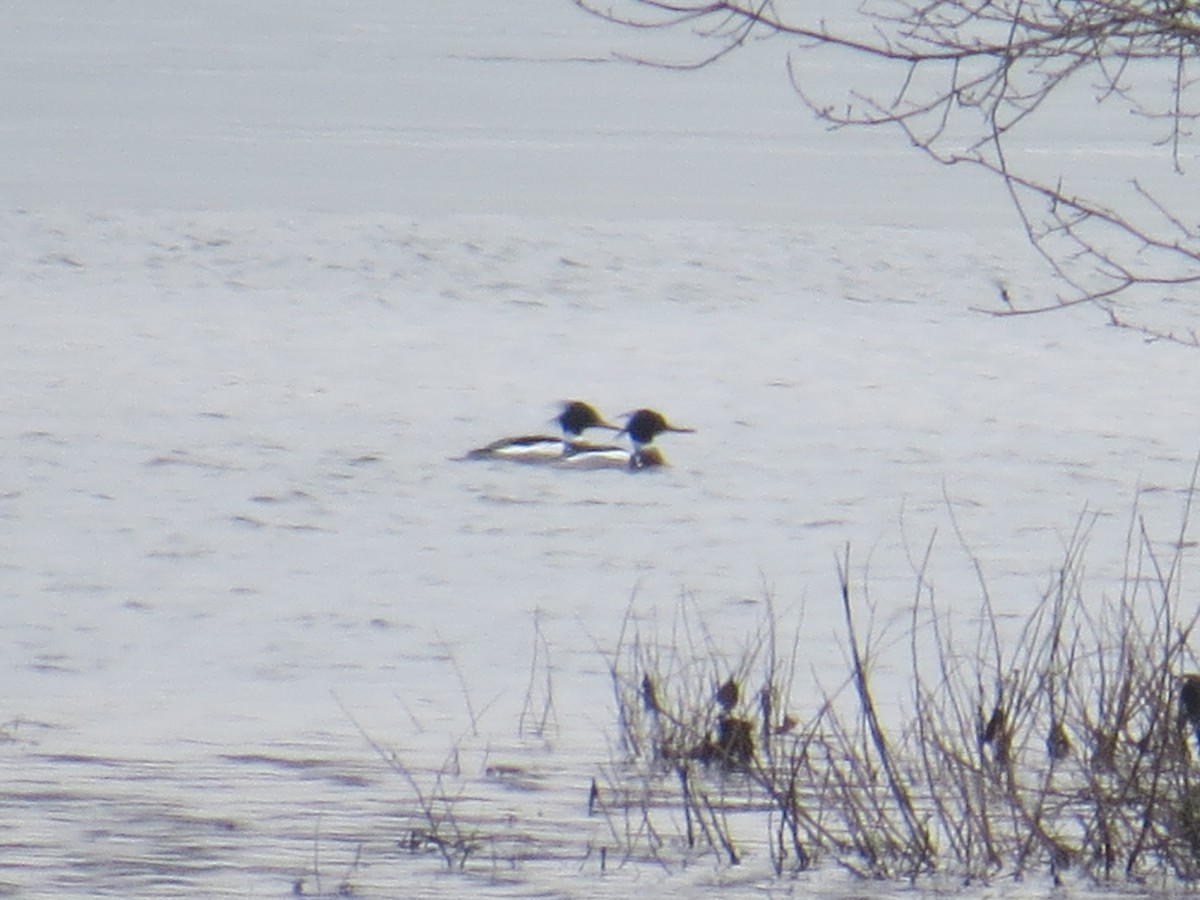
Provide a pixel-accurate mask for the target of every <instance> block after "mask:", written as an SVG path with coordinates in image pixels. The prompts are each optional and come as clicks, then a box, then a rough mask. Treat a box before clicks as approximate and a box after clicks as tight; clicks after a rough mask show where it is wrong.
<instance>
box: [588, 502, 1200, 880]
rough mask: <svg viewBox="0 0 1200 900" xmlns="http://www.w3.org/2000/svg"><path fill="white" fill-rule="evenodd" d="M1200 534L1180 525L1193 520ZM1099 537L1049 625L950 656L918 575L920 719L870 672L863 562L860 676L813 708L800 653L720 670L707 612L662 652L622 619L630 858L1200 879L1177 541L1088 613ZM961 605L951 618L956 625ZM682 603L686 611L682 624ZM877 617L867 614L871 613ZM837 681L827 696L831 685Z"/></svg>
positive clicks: (1136, 530) (975, 876)
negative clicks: (747, 857) (1090, 560)
mask: <svg viewBox="0 0 1200 900" xmlns="http://www.w3.org/2000/svg"><path fill="white" fill-rule="evenodd" d="M1185 518H1186V516H1185ZM1086 524H1087V523H1086V522H1081V524H1080V527H1079V528H1078V529H1077V530H1076V533H1075V535H1074V537H1073V539H1072V541H1071V542H1070V544H1069V546H1068V547H1067V548H1066V551H1065V554H1064V557H1063V560H1062V563H1061V566H1060V567H1059V569H1058V571H1057V572H1056V573H1055V574H1054V576H1053V578H1052V579H1051V582H1050V583H1049V585H1048V586H1047V588H1046V590H1045V592H1044V595H1043V596H1042V597H1041V598H1040V601H1039V602H1038V603H1037V604H1036V607H1035V608H1034V609H1033V611H1032V612H1031V613H1030V614H1029V615H1028V617H1027V618H1026V619H1025V620H1024V621H1023V623H1022V624H1021V626H1020V627H1019V628H1017V629H1016V630H1015V637H1009V638H1005V637H1003V636H1002V635H1003V634H1014V631H1013V629H1012V628H1011V627H1009V628H1007V629H1005V628H1002V623H1001V621H1000V616H999V614H998V613H997V612H996V610H995V609H994V607H993V604H992V600H991V598H990V597H989V596H988V593H987V589H986V586H985V585H984V584H983V582H982V580H981V582H980V584H981V587H980V596H979V597H977V598H974V602H975V603H976V605H977V606H978V608H979V611H980V615H979V617H978V622H980V623H981V624H980V625H979V627H978V630H977V632H976V633H975V634H974V635H973V636H972V639H971V640H969V641H967V642H966V645H965V646H964V645H963V643H962V642H960V641H958V640H956V639H954V638H953V637H952V635H951V629H950V627H949V624H948V623H949V620H950V614H949V612H948V610H946V609H943V608H940V607H938V606H937V605H936V604H935V603H934V600H933V592H932V589H931V587H930V586H929V585H927V584H926V581H925V573H924V570H923V565H922V570H921V571H918V572H917V579H916V581H917V590H916V598H915V599H916V602H915V603H914V604H913V606H912V615H911V620H910V623H909V629H908V630H909V632H910V633H909V634H908V636H907V637H908V651H907V655H908V657H909V665H910V667H911V671H910V672H909V673H907V675H905V676H904V677H903V678H902V679H900V680H901V681H903V682H904V683H906V684H907V685H909V687H910V689H908V696H907V699H905V700H903V702H902V704H901V706H902V707H903V708H897V707H896V704H895V702H893V700H892V696H891V692H892V690H894V688H895V685H896V683H897V681H898V680H897V679H896V678H895V676H894V675H892V676H890V680H889V682H888V689H887V690H882V691H881V689H880V687H879V685H878V684H877V682H876V680H875V678H874V675H873V664H874V661H875V660H874V658H873V653H874V652H875V651H874V648H875V646H876V642H877V639H878V637H879V636H878V635H876V634H871V633H867V634H864V633H862V632H861V631H860V626H859V624H858V621H857V616H858V614H860V613H861V612H863V610H864V604H863V601H862V600H861V599H860V596H859V593H858V592H857V591H856V589H855V586H854V584H853V583H852V579H851V575H850V573H851V562H852V561H851V558H850V554H849V551H847V553H846V555H845V556H844V557H843V558H842V559H841V560H840V561H839V565H838V575H839V585H840V597H839V598H838V602H839V603H840V605H841V609H842V614H843V621H844V634H845V638H844V642H845V649H846V657H847V659H848V661H849V671H848V672H846V673H845V675H844V677H842V676H841V675H839V676H835V677H838V678H840V679H841V680H840V681H839V683H837V684H827V685H826V686H825V687H823V688H821V689H819V690H818V691H817V692H816V694H815V695H810V701H809V703H808V704H807V708H806V706H805V704H803V703H797V698H796V697H795V696H793V692H792V684H793V681H794V679H795V675H796V670H797V666H798V665H799V660H800V659H801V658H802V657H803V655H804V654H803V636H802V635H801V634H799V633H796V634H794V635H791V637H790V640H789V641H787V642H786V645H784V642H782V641H781V636H780V634H779V633H778V624H779V623H778V622H777V621H776V619H775V615H774V613H773V612H771V611H770V604H768V610H769V612H768V614H767V621H766V622H765V623H764V625H763V627H762V629H761V631H760V633H759V634H757V635H754V636H753V637H751V638H750V639H749V640H748V641H747V642H746V643H744V644H743V645H742V646H740V647H737V648H733V650H732V651H731V655H728V656H727V655H726V652H727V651H725V649H724V648H721V647H719V645H718V642H716V641H715V640H714V639H713V637H712V635H710V634H708V633H707V631H706V630H705V629H704V627H703V625H702V624H701V623H700V622H699V621H698V620H697V618H696V617H695V615H694V614H691V613H688V612H687V611H686V610H683V611H681V615H680V622H678V623H676V627H675V630H674V632H673V634H672V635H671V638H670V640H668V641H658V640H653V639H649V638H647V637H646V636H644V635H642V634H640V633H638V630H637V628H636V627H635V626H634V625H633V623H632V621H631V618H630V617H627V620H626V626H625V628H624V629H623V633H622V636H621V640H620V642H619V645H618V648H617V651H616V653H615V655H614V656H613V657H612V658H611V660H610V663H611V674H612V679H613V685H614V688H615V691H616V706H617V716H618V723H619V729H620V735H621V741H622V747H621V756H620V758H619V759H617V760H615V761H614V763H613V764H612V765H611V766H609V767H606V769H605V770H604V777H603V778H602V779H600V781H599V783H594V784H593V787H592V796H591V801H590V803H589V809H590V811H591V813H592V814H593V815H603V816H605V817H607V820H608V822H609V831H610V834H611V838H612V845H613V847H612V849H610V850H609V859H610V860H611V859H612V858H613V852H614V850H616V851H619V853H620V854H621V855H622V858H624V859H631V858H636V859H644V858H649V859H655V860H658V861H660V862H662V863H663V864H667V863H668V862H669V860H670V859H671V858H677V857H674V854H676V853H677V852H679V853H683V854H689V853H690V854H693V855H701V856H703V855H711V856H713V857H715V858H716V859H718V860H720V861H721V863H723V864H729V865H737V864H738V863H739V862H740V861H741V859H742V856H743V848H745V847H748V846H753V847H755V848H758V847H762V846H763V845H764V844H765V846H767V847H768V848H769V852H770V856H771V863H772V866H773V868H774V870H775V872H776V873H777V874H780V875H782V874H785V873H794V872H799V871H804V870H807V869H810V868H811V867H813V866H815V865H819V864H821V863H836V864H837V865H839V866H841V867H843V868H845V869H846V870H849V871H851V872H853V873H855V874H856V875H859V876H861V877H863V878H869V879H881V878H882V879H899V880H905V881H912V880H916V879H920V878H923V877H926V876H933V875H940V876H950V877H953V878H954V879H956V880H959V881H960V882H961V883H972V882H980V881H989V880H992V879H995V878H998V877H1024V876H1028V875H1033V874H1037V873H1044V874H1046V875H1048V876H1049V877H1050V878H1051V879H1053V880H1054V882H1055V883H1057V882H1059V881H1060V880H1061V879H1062V877H1063V875H1064V873H1065V872H1066V871H1068V870H1071V871H1073V872H1074V873H1076V875H1078V876H1082V877H1084V878H1085V879H1087V880H1090V881H1093V882H1096V883H1112V882H1116V881H1127V880H1134V881H1138V882H1143V881H1147V880H1149V881H1154V880H1159V881H1162V882H1166V883H1171V882H1176V881H1183V882H1191V881H1194V880H1195V879H1196V878H1197V877H1198V876H1200V768H1198V765H1200V763H1198V762H1197V756H1196V749H1197V743H1198V742H1200V676H1198V675H1195V674H1192V673H1193V672H1195V671H1196V670H1197V668H1198V667H1197V663H1196V659H1195V657H1194V655H1193V653H1192V651H1191V649H1190V646H1189V643H1190V639H1191V637H1192V633H1193V630H1194V627H1195V624H1196V619H1197V615H1198V613H1196V612H1195V611H1194V610H1195V605H1194V604H1188V607H1189V608H1190V609H1192V610H1193V611H1192V612H1190V613H1188V614H1186V615H1185V614H1183V612H1182V608H1183V607H1184V605H1185V604H1184V602H1183V598H1182V596H1181V591H1180V588H1179V577H1180V561H1181V556H1182V551H1183V549H1184V547H1185V546H1187V542H1186V540H1185V536H1184V533H1183V531H1182V530H1181V531H1180V533H1179V535H1178V536H1177V538H1176V539H1175V540H1174V541H1173V542H1172V544H1173V547H1174V549H1173V551H1171V552H1170V553H1169V558H1167V559H1163V558H1160V556H1159V553H1158V552H1157V551H1156V549H1155V545H1153V544H1152V542H1151V540H1150V538H1149V537H1148V535H1147V534H1146V532H1145V528H1144V526H1143V525H1142V524H1141V523H1140V522H1138V521H1136V520H1135V525H1134V527H1132V528H1131V529H1130V535H1129V543H1128V547H1129V552H1128V559H1127V571H1126V575H1125V578H1124V579H1123V582H1122V583H1121V585H1120V591H1119V593H1118V594H1117V596H1114V597H1102V598H1096V597H1090V596H1085V594H1084V580H1083V578H1082V555H1083V550H1084V547H1085V544H1086V539H1087V527H1086ZM963 600H964V598H958V599H956V601H955V604H954V606H955V610H954V616H955V620H956V621H960V620H961V619H962V618H963V614H964V607H965V604H964V602H963ZM685 606H686V604H685ZM868 611H869V610H868ZM818 681H828V677H825V678H823V679H820V678H819V679H818Z"/></svg>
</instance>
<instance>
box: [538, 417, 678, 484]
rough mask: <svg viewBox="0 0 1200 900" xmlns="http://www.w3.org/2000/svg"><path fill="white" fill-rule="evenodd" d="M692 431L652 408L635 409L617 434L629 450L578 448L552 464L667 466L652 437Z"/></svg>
mask: <svg viewBox="0 0 1200 900" xmlns="http://www.w3.org/2000/svg"><path fill="white" fill-rule="evenodd" d="M669 431H670V432H676V433H679V434H693V433H695V429H694V428H682V427H680V426H677V425H672V424H670V423H669V422H668V421H667V420H666V417H664V416H663V414H662V413H660V412H658V411H656V410H653V409H638V410H634V411H633V412H631V413H629V414H628V416H627V417H626V419H625V425H624V427H622V428H620V429H619V430H618V431H617V434H626V435H628V436H629V441H630V444H631V445H632V449H629V450H627V449H625V448H624V447H591V448H581V449H578V450H576V451H575V452H572V453H569V454H564V455H563V456H562V457H561V458H559V459H557V460H555V465H557V466H560V467H563V468H570V469H625V470H627V471H630V472H640V471H642V470H644V469H655V468H659V467H661V466H665V465H667V460H666V457H664V456H663V455H662V453H661V451H659V449H658V448H657V447H655V446H653V442H654V439H655V438H656V437H658V436H659V435H660V434H663V433H665V432H669Z"/></svg>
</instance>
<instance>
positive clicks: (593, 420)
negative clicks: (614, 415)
mask: <svg viewBox="0 0 1200 900" xmlns="http://www.w3.org/2000/svg"><path fill="white" fill-rule="evenodd" d="M555 421H557V422H558V424H559V425H560V426H561V427H562V430H563V434H569V435H571V436H573V437H579V435H581V434H583V432H584V431H585V430H586V429H588V428H608V429H611V430H612V431H619V430H620V429H619V428H617V426H616V425H612V424H610V423H608V422H606V421H604V419H603V418H601V416H600V413H598V412H596V409H595V407H593V406H592V405H591V404H588V403H584V402H583V401H582V400H568V401H567V402H566V403H564V404H563V408H562V412H561V413H559V414H558V418H557V419H556V420H555Z"/></svg>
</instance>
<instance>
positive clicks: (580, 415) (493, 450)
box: [465, 400, 621, 463]
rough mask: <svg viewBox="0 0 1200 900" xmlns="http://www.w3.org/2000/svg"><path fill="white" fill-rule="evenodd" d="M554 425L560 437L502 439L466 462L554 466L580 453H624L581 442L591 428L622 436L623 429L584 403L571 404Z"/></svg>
mask: <svg viewBox="0 0 1200 900" xmlns="http://www.w3.org/2000/svg"><path fill="white" fill-rule="evenodd" d="M554 421H556V422H557V423H558V426H559V428H560V429H562V434H561V436H557V437H556V436H553V435H545V434H525V435H517V436H516V437H506V438H501V439H500V440H497V441H492V442H491V443H490V444H488V445H486V446H484V447H478V448H476V449H474V450H471V451H469V452H468V453H467V455H466V457H465V458H466V459H506V460H512V461H513V462H525V463H554V462H556V461H558V460H561V459H563V458H565V457H569V456H573V455H575V454H578V453H591V452H601V451H618V452H619V451H621V448H620V447H615V446H603V445H598V444H590V443H587V442H586V441H582V440H580V437H581V435H582V434H583V433H584V432H585V431H586V430H587V429H589V428H607V429H609V430H610V431H615V432H618V433H620V432H621V429H620V428H618V427H617V426H616V425H613V424H611V423H609V422H607V421H605V419H604V417H603V416H601V415H600V413H598V412H597V411H596V408H595V407H594V406H592V405H591V404H590V403H585V402H584V401H583V400H568V401H567V402H565V403H564V404H563V407H562V411H561V412H560V413H559V414H558V415H557V416H556V417H555V419H554Z"/></svg>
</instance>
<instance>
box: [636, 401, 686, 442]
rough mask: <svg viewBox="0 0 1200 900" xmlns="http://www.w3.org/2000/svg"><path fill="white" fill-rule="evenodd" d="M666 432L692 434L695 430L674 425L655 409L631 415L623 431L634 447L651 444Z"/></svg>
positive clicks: (643, 410)
mask: <svg viewBox="0 0 1200 900" xmlns="http://www.w3.org/2000/svg"><path fill="white" fill-rule="evenodd" d="M665 431H674V432H678V433H681V434H691V433H693V432H694V431H695V429H694V428H680V427H679V426H677V425H672V424H670V423H669V422H668V421H667V420H666V419H665V418H664V417H663V414H662V413H660V412H656V411H655V410H653V409H639V410H636V411H635V412H632V413H630V414H629V418H628V419H626V420H625V427H624V428H622V429H621V432H622V433H624V434H627V435H629V439H630V440H631V441H633V443H634V446H641V445H643V444H649V443H650V442H651V441H653V440H654V439H655V438H656V437H657V436H658V435H660V434H662V433H663V432H665Z"/></svg>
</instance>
